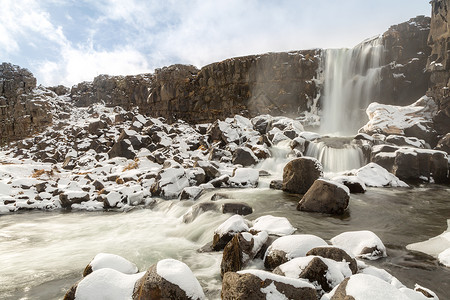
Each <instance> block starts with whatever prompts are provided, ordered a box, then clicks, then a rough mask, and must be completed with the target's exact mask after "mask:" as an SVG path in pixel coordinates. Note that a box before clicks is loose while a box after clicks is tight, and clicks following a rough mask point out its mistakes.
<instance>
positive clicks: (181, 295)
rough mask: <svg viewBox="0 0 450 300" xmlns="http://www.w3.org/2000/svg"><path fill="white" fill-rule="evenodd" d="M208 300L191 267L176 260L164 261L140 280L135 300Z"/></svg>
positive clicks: (135, 288) (150, 269)
mask: <svg viewBox="0 0 450 300" xmlns="http://www.w3.org/2000/svg"><path fill="white" fill-rule="evenodd" d="M144 299H192V300H194V299H195V300H196V299H198V300H202V299H206V298H205V294H204V293H203V289H202V287H201V286H200V283H199V282H198V280H197V278H195V276H194V274H193V273H192V271H191V270H190V269H189V267H188V266H187V265H186V264H184V263H182V262H180V261H177V260H174V259H163V260H160V261H159V262H158V263H156V264H154V265H152V266H151V267H150V268H149V269H148V270H147V272H146V273H145V274H144V276H142V278H141V279H139V280H138V281H137V282H136V284H135V286H134V291H133V300H144Z"/></svg>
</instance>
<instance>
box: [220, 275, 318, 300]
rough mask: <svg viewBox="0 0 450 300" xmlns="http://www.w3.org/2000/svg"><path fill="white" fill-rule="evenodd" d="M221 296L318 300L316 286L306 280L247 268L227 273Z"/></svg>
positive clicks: (230, 297) (252, 299)
mask: <svg viewBox="0 0 450 300" xmlns="http://www.w3.org/2000/svg"><path fill="white" fill-rule="evenodd" d="M221 298H222V299H224V300H232V299H247V300H260V299H293V300H309V299H311V300H317V295H316V290H315V289H314V286H313V285H312V284H310V283H309V282H307V281H305V280H302V279H294V278H286V277H284V276H280V275H276V274H272V273H269V272H265V271H260V270H246V271H241V272H239V273H235V272H227V273H225V275H224V277H223V281H222V293H221Z"/></svg>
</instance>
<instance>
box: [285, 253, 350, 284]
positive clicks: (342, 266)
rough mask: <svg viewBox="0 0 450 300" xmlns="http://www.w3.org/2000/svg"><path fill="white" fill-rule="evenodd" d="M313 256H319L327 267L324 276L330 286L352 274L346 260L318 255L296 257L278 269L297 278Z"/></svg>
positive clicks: (288, 275)
mask: <svg viewBox="0 0 450 300" xmlns="http://www.w3.org/2000/svg"><path fill="white" fill-rule="evenodd" d="M315 257H318V258H320V259H321V260H322V261H323V262H324V263H325V264H326V265H327V267H328V270H327V272H326V275H325V276H326V278H327V281H328V282H329V284H330V285H331V287H333V288H334V287H335V286H337V285H338V284H340V283H341V282H342V281H343V280H344V279H345V278H347V277H350V276H351V275H352V271H351V270H350V268H349V266H348V263H347V262H337V261H335V260H332V259H328V258H323V257H319V256H313V255H310V256H305V257H296V258H294V259H292V260H290V261H288V262H286V263H284V264H282V265H280V266H279V268H280V270H281V271H282V272H283V273H284V275H285V276H286V277H290V278H299V276H300V274H301V273H302V271H303V270H304V269H305V268H306V267H307V266H308V264H309V263H310V262H311V260H313V259H314V258H315Z"/></svg>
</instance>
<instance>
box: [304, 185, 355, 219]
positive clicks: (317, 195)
mask: <svg viewBox="0 0 450 300" xmlns="http://www.w3.org/2000/svg"><path fill="white" fill-rule="evenodd" d="M349 199H350V196H349V195H348V193H347V191H346V190H344V189H343V188H341V187H339V186H338V185H336V184H333V183H331V182H328V181H324V180H316V181H315V182H314V184H313V185H312V186H311V187H310V188H309V190H308V192H307V193H306V194H305V195H304V196H303V198H302V199H301V200H300V202H299V203H298V205H297V210H302V211H310V212H320V213H328V214H338V215H341V214H343V213H344V211H345V210H346V209H347V206H348V201H349Z"/></svg>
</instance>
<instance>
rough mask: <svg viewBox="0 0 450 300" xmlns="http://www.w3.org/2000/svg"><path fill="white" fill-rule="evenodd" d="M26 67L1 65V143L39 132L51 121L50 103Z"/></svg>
mask: <svg viewBox="0 0 450 300" xmlns="http://www.w3.org/2000/svg"><path fill="white" fill-rule="evenodd" d="M35 88H36V78H34V76H33V74H31V72H30V71H28V70H27V69H22V68H20V67H19V66H15V65H12V64H8V63H3V64H1V65H0V145H2V144H4V143H7V142H9V141H11V140H16V139H21V138H24V137H27V136H29V135H31V134H33V133H36V132H38V131H40V130H41V129H43V128H44V127H46V126H47V125H49V124H50V123H51V121H52V115H51V113H50V107H49V104H48V102H47V101H45V100H44V99H43V98H42V96H43V91H42V90H40V91H37V90H35Z"/></svg>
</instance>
